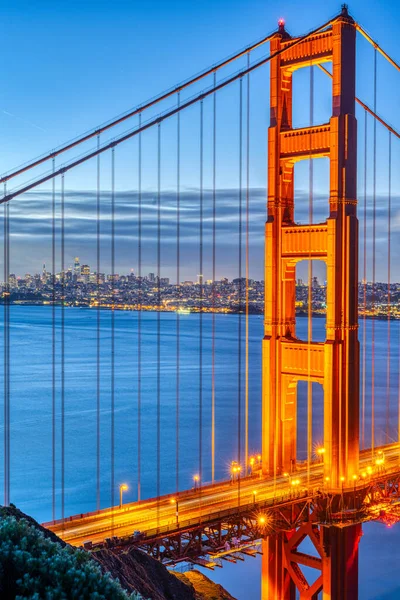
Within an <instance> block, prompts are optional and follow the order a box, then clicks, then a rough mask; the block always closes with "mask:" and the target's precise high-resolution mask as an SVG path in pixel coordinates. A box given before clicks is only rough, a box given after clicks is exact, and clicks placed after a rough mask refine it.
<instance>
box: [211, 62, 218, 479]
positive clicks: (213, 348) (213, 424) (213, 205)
mask: <svg viewBox="0 0 400 600" xmlns="http://www.w3.org/2000/svg"><path fill="white" fill-rule="evenodd" d="M216 83H217V75H216V73H215V72H214V87H215V86H216ZM216 125H217V97H216V94H214V95H213V171H212V178H213V182H212V292H211V293H212V323H211V328H212V332H211V338H212V341H211V481H212V482H213V483H214V480H215V275H216V273H215V268H216V255H215V251H216V213H217V202H216V150H217V127H216Z"/></svg>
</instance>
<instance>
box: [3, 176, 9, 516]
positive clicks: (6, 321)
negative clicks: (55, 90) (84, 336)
mask: <svg viewBox="0 0 400 600" xmlns="http://www.w3.org/2000/svg"><path fill="white" fill-rule="evenodd" d="M6 192H7V189H6V184H4V195H6ZM8 220H9V207H8V202H7V203H5V204H4V286H5V291H4V505H5V506H8V505H9V504H10V454H9V450H10V442H9V440H10V412H9V409H10V406H9V361H8V359H9V351H8V344H9V333H8V329H9V318H10V317H9V297H10V286H9V257H8V254H9V238H8V232H9V229H8Z"/></svg>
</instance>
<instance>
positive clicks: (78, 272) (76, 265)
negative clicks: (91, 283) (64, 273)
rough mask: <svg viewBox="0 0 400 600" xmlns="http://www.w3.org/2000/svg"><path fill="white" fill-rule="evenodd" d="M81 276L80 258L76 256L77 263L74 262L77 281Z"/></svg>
mask: <svg viewBox="0 0 400 600" xmlns="http://www.w3.org/2000/svg"><path fill="white" fill-rule="evenodd" d="M80 274H81V265H80V262H79V256H76V257H75V261H74V275H75V277H76V279H77V278H78V277H79V275H80Z"/></svg>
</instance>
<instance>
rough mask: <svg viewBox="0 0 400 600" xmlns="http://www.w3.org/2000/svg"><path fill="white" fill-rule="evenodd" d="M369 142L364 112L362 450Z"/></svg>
mask: <svg viewBox="0 0 400 600" xmlns="http://www.w3.org/2000/svg"><path fill="white" fill-rule="evenodd" d="M367 140H368V113H367V111H364V220H363V230H364V231H363V236H364V239H363V246H364V247H363V311H364V314H363V350H362V412H361V448H362V449H363V450H364V448H365V393H366V377H367V158H368V156H367Z"/></svg>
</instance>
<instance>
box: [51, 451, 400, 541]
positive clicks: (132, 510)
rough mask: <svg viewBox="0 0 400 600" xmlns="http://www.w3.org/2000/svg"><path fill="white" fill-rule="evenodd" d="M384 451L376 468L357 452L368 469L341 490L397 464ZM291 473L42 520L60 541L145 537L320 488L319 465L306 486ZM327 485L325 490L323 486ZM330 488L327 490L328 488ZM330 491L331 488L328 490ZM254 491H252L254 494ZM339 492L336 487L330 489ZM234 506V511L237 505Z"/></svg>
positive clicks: (303, 477) (303, 475)
mask: <svg viewBox="0 0 400 600" xmlns="http://www.w3.org/2000/svg"><path fill="white" fill-rule="evenodd" d="M376 451H377V452H378V451H382V452H384V456H385V463H384V466H380V467H379V468H378V467H376V466H375V465H373V464H372V461H371V451H370V450H365V451H362V452H361V454H360V472H362V471H363V470H366V469H367V467H369V466H370V467H371V469H370V470H371V471H372V472H371V473H367V476H366V478H364V479H363V478H362V477H360V479H359V480H358V481H356V482H354V484H352V485H351V487H347V488H346V487H345V488H344V490H345V491H352V490H353V489H355V488H359V487H365V486H366V484H370V483H371V481H373V480H374V478H379V477H382V474H383V473H384V472H386V473H390V472H392V471H396V470H400V461H399V446H398V444H391V445H388V446H382V447H381V448H377V449H376ZM397 467H398V468H397ZM295 477H296V478H298V479H300V484H299V485H298V486H297V487H296V488H294V487H293V488H292V489H290V486H289V482H288V478H287V477H284V476H281V477H277V478H276V480H274V479H273V478H270V477H264V476H261V477H258V476H255V477H247V478H242V479H241V481H240V486H239V484H238V482H237V481H235V482H234V483H232V482H231V481H223V482H220V483H216V484H214V485H208V486H203V487H201V488H199V489H198V490H194V489H192V490H188V491H184V492H180V493H179V494H178V495H175V496H173V495H165V496H161V497H160V498H158V499H149V500H144V501H142V502H133V503H130V504H126V505H124V506H123V507H122V508H119V507H114V508H108V509H104V510H101V511H97V512H95V513H86V514H80V515H74V516H71V517H69V518H66V519H64V520H59V521H52V522H49V523H44V524H43V525H44V526H45V527H47V528H48V529H51V530H52V531H54V532H55V533H56V534H57V535H58V536H60V537H61V538H62V539H64V540H65V541H66V542H69V543H70V544H72V545H74V546H80V545H82V544H83V543H84V542H85V541H91V542H92V543H93V544H98V543H102V542H104V540H105V539H106V538H111V537H113V536H118V537H119V538H120V537H125V536H132V535H133V533H134V531H140V532H141V533H142V535H143V536H144V537H145V538H146V539H147V538H149V537H152V536H154V537H156V536H157V534H158V533H160V534H161V533H163V534H164V535H165V534H167V533H168V532H170V533H173V532H174V533H177V532H179V531H184V530H185V529H188V528H194V527H196V526H197V527H198V526H202V525H205V523H207V522H211V521H213V520H216V521H217V520H218V519H221V520H222V519H223V518H224V517H227V516H229V515H230V514H231V513H232V514H234V513H235V512H243V510H245V509H247V510H250V511H251V509H252V507H253V506H254V511H258V512H260V510H262V509H266V508H268V506H269V505H276V504H280V503H285V504H287V503H288V502H289V503H290V502H295V501H296V500H297V499H298V498H300V497H305V496H308V497H309V498H312V497H313V495H315V494H316V493H317V490H323V489H326V490H327V487H326V484H325V487H324V481H323V465H322V463H321V462H319V463H314V464H313V465H312V467H311V470H310V481H309V485H308V489H307V469H306V467H305V466H303V467H300V468H298V469H297V471H296V474H295ZM327 491H328V490H327ZM329 491H331V490H329ZM332 491H335V490H332ZM254 492H256V494H255V495H254ZM336 492H337V493H340V492H341V490H336ZM175 499H177V500H178V518H177V516H176V504H175ZM239 509H240V511H239Z"/></svg>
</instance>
